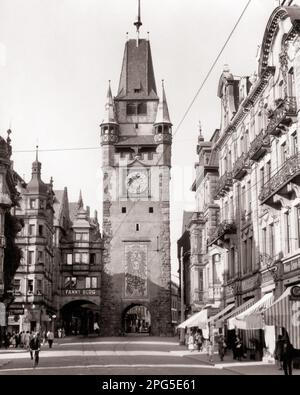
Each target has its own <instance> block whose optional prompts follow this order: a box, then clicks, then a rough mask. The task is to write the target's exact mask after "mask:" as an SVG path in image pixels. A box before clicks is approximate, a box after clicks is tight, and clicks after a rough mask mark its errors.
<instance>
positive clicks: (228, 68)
mask: <svg viewBox="0 0 300 395" xmlns="http://www.w3.org/2000/svg"><path fill="white" fill-rule="evenodd" d="M223 71H224V73H229V72H230V67H229V64H224V66H223Z"/></svg>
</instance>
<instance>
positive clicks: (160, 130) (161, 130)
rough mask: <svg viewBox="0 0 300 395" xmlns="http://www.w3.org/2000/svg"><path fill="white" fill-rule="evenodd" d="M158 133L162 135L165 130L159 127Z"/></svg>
mask: <svg viewBox="0 0 300 395" xmlns="http://www.w3.org/2000/svg"><path fill="white" fill-rule="evenodd" d="M157 131H158V133H160V134H161V133H162V132H163V128H162V126H159V127H158V128H157Z"/></svg>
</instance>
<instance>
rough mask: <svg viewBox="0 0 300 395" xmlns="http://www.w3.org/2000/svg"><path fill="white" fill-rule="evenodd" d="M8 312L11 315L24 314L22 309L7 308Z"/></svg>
mask: <svg viewBox="0 0 300 395" xmlns="http://www.w3.org/2000/svg"><path fill="white" fill-rule="evenodd" d="M9 314H11V315H23V314H24V309H22V308H21V309H16V308H15V309H9Z"/></svg>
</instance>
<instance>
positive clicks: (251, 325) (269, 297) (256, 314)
mask: <svg viewBox="0 0 300 395" xmlns="http://www.w3.org/2000/svg"><path fill="white" fill-rule="evenodd" d="M273 302H274V296H273V293H272V292H271V293H268V294H266V295H264V296H263V297H262V298H261V299H260V300H259V301H258V302H256V303H254V304H253V305H252V306H250V307H248V308H247V309H246V310H245V311H243V312H242V313H240V314H238V315H236V316H235V317H232V318H230V319H229V320H228V328H229V329H234V328H237V329H244V330H248V329H263V328H264V326H265V324H264V316H263V313H264V312H265V311H266V310H267V309H268V308H269V307H270V306H271V305H272V303H273Z"/></svg>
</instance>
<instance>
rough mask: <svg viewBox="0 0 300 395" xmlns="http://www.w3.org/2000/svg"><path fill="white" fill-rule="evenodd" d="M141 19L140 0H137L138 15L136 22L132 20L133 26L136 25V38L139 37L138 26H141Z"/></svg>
mask: <svg viewBox="0 0 300 395" xmlns="http://www.w3.org/2000/svg"><path fill="white" fill-rule="evenodd" d="M142 25H143V24H142V19H141V0H138V16H137V20H136V22H134V26H135V27H136V32H137V39H139V38H140V37H139V35H140V27H141V26H142Z"/></svg>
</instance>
